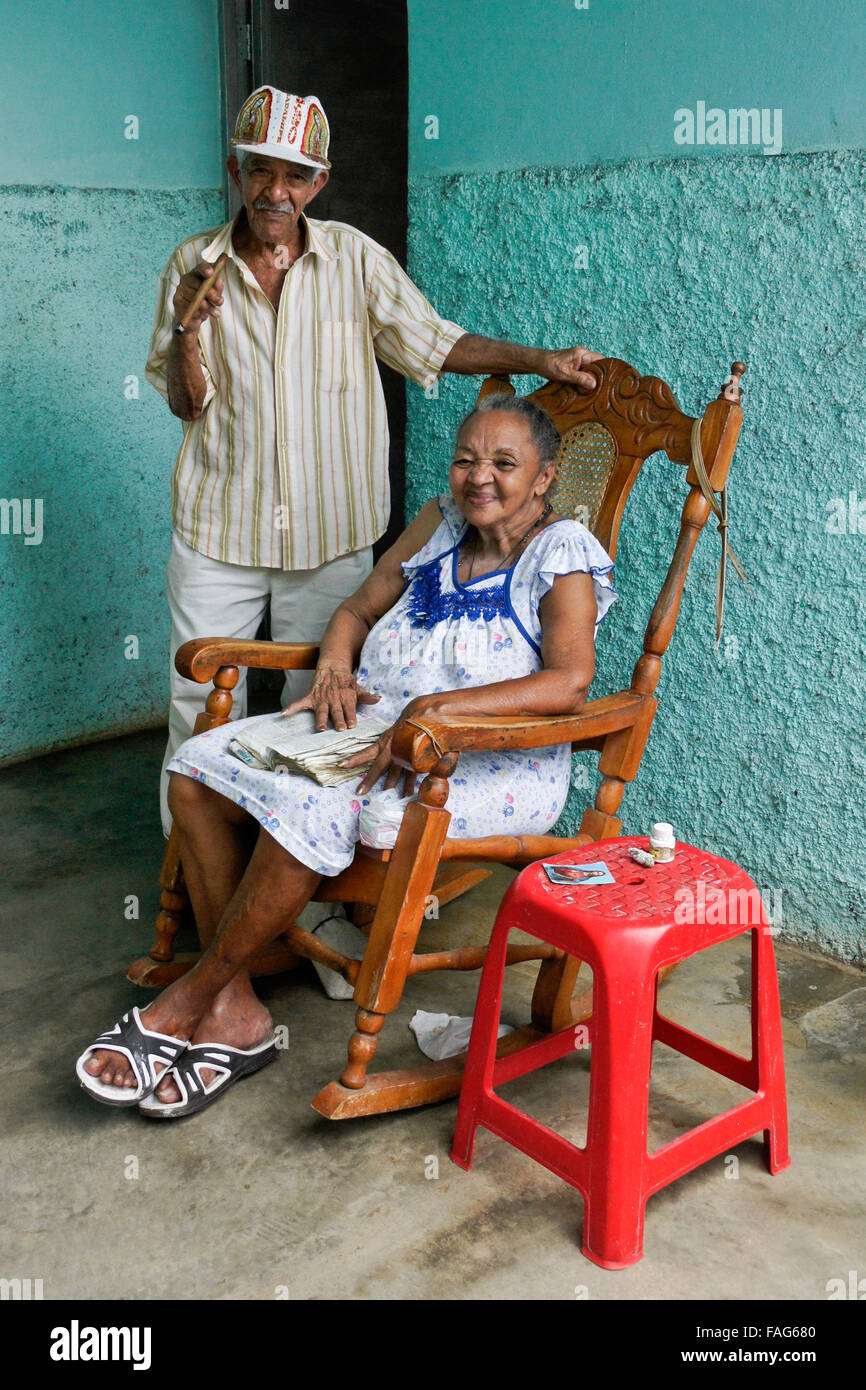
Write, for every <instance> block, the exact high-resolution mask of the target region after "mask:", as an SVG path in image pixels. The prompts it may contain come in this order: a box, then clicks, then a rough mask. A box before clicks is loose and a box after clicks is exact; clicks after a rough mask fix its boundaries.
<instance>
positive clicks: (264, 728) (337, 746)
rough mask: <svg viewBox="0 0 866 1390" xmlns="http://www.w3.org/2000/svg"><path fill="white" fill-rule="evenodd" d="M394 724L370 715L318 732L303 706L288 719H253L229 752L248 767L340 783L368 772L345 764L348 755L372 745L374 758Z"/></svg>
mask: <svg viewBox="0 0 866 1390" xmlns="http://www.w3.org/2000/svg"><path fill="white" fill-rule="evenodd" d="M390 727H391V724H390V722H389V721H388V720H386V719H377V718H376V717H375V716H370V717H369V718H366V719H361V720H359V721H358V723H357V724H356V725H355V727H354V729H323V730H322V732H321V733H317V732H316V716H315V715H314V714H313V711H312V710H301V711H300V712H299V713H298V714H290V715H289V717H288V719H268V720H264V719H262V720H259V721H257V722H256V723H255V724H249V725H248V726H247V727H246V728H245V729H241V730H240V732H239V733H238V734H236V735H235V737H234V738H233V739H232V740H231V741H230V743H229V752H230V753H233V754H234V756H235V757H236V758H240V760H241V762H244V763H246V764H247V766H248V767H257V768H260V769H262V770H264V771H269V772H276V773H281V772H296V773H298V774H299V775H300V776H302V777H312V779H313V781H314V782H318V784H319V786H320V787H337V786H339V785H340V783H341V782H348V781H349V779H350V778H352V777H354V778H356V779H357V780H359V781H360V779H361V777H363V775H364V767H363V766H362V765H360V764H359V765H358V766H357V767H340V763H341V762H342V761H343V760H344V758H351V756H352V754H353V753H360V752H361V751H362V750H363V749H365V748H368V749H369V750H370V757H369V759H368V762H372V761H373V756H374V751H373V745H374V744H375V743H376V741H377V739H378V738H379V736H380V735H381V734H383V733H384V732H385V730H386V729H390Z"/></svg>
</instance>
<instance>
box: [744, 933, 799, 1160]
mask: <svg viewBox="0 0 866 1390" xmlns="http://www.w3.org/2000/svg"><path fill="white" fill-rule="evenodd" d="M752 1056H753V1057H754V1058H755V1059H756V1061H757V1066H758V1088H759V1090H761V1091H763V1092H764V1093H765V1094H766V1096H767V1098H768V1100H769V1102H770V1110H771V1113H772V1120H771V1124H770V1128H769V1129H765V1130H764V1149H765V1152H766V1156H767V1167H768V1168H769V1170H770V1172H771V1173H779V1172H781V1170H782V1169H783V1168H787V1167H788V1166H789V1164H790V1162H791V1157H790V1154H789V1152H788V1100H787V1096H786V1094H785V1056H784V1051H783V1047H782V1010H781V1005H780V1003H779V978H778V975H777V973H776V954H775V951H774V950H773V938H772V936H771V935H770V929H769V926H767V925H764V926H762V927H759V928H753V930H752Z"/></svg>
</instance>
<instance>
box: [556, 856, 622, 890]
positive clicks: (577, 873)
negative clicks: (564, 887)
mask: <svg viewBox="0 0 866 1390" xmlns="http://www.w3.org/2000/svg"><path fill="white" fill-rule="evenodd" d="M542 868H543V869H544V872H545V873H546V874H547V877H548V878H549V879H550V881H551V883H567V884H568V885H569V887H572V888H573V887H574V886H575V884H577V885H578V887H586V888H594V887H595V886H596V884H599V883H614V882H615V879H614V876H613V874H612V873H611V871H610V869H609V868H608V867H607V865H606V864H605V862H604V860H602V859H600V860H599V861H598V863H597V864H548V863H547V862H546V861H545V862H544V863H543V864H542Z"/></svg>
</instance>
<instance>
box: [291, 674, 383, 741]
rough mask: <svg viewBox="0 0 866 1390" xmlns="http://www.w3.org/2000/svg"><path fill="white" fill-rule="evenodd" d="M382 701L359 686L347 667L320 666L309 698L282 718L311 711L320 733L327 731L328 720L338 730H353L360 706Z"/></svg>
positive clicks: (296, 705) (300, 702)
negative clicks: (300, 711) (306, 710)
mask: <svg viewBox="0 0 866 1390" xmlns="http://www.w3.org/2000/svg"><path fill="white" fill-rule="evenodd" d="M381 698H382V697H381V695H371V694H370V692H369V690H365V689H364V687H363V686H362V685H359V684H358V682H357V680H356V679H355V677H354V675H353V674H352V672H351V670H350V669H349V668H348V667H345V666H318V667H317V668H316V674H315V676H314V677H313V688H312V690H311V691H310V693H309V695H304V696H303V698H302V699H300V700H295V701H294V702H293V704H291V705H287V706H286V708H285V709H284V710H283V711H282V715H283V717H284V718H288V716H289V715H290V714H297V713H298V711H299V710H302V709H311V710H312V711H313V713H314V714H315V716H316V732H317V733H321V732H322V731H323V730H324V729H327V727H328V719H329V718H330V720H331V723H332V724H333V726H334V728H335V729H354V727H355V723H356V711H357V708H358V705H374V704H375V703H376V701H377V700H380V699H381Z"/></svg>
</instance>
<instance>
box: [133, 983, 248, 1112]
mask: <svg viewBox="0 0 866 1390" xmlns="http://www.w3.org/2000/svg"><path fill="white" fill-rule="evenodd" d="M273 1027H274V1021H273V1019H272V1018H271V1015H270V1014H269V1012H268V1010H267V1009H266V1008H265V1006H264V1004H262V1003H260V1001H259V1000H258V999H257V998H256V996H255V994H254V993H253V991H252V989H251V988H250V986H249V983H248V982H242V983H241V984H239V985H238V986H237V987H236V986H235V982H234V981H232V983H231V984H230V985H227V986H226V988H225V989H224V990H222V991H221V993H220V994H218V995H217V997H216V999H215V1000H214V1002H213V1004H212V1006H211V1008H210V1009H209V1010H208V1012H207V1013H206V1014H205V1016H204V1018H203V1019H202V1020H201V1022H200V1023H199V1025H198V1027H197V1028H196V1030H195V1032H194V1033H193V1035H192V1038H191V1039H190V1041H191V1042H192V1045H193V1046H197V1045H198V1044H199V1043H223V1044H224V1045H228V1046H229V1047H238V1048H240V1049H241V1050H242V1051H247V1049H248V1048H251V1047H256V1046H257V1045H258V1044H259V1043H260V1042H264V1040H265V1038H267V1037H269V1036H270V1034H271V1033H272V1032H273ZM215 1075H216V1073H215V1072H212V1071H210V1070H209V1069H208V1068H206V1067H203V1068H202V1071H201V1080H202V1084H203V1085H204V1086H208V1085H209V1084H210V1082H211V1081H212V1080H213V1078H214V1076H215ZM155 1097H156V1099H157V1100H161V1101H163V1102H164V1103H165V1104H166V1105H173V1104H174V1103H175V1102H176V1101H179V1100H182V1099H183V1097H182V1096H181V1093H180V1091H179V1090H178V1087H177V1085H176V1084H175V1082H174V1080H173V1078H172V1077H171V1076H167V1077H166V1078H165V1080H164V1081H162V1082H161V1083H160V1085H159V1086H157V1088H156V1092H155Z"/></svg>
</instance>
